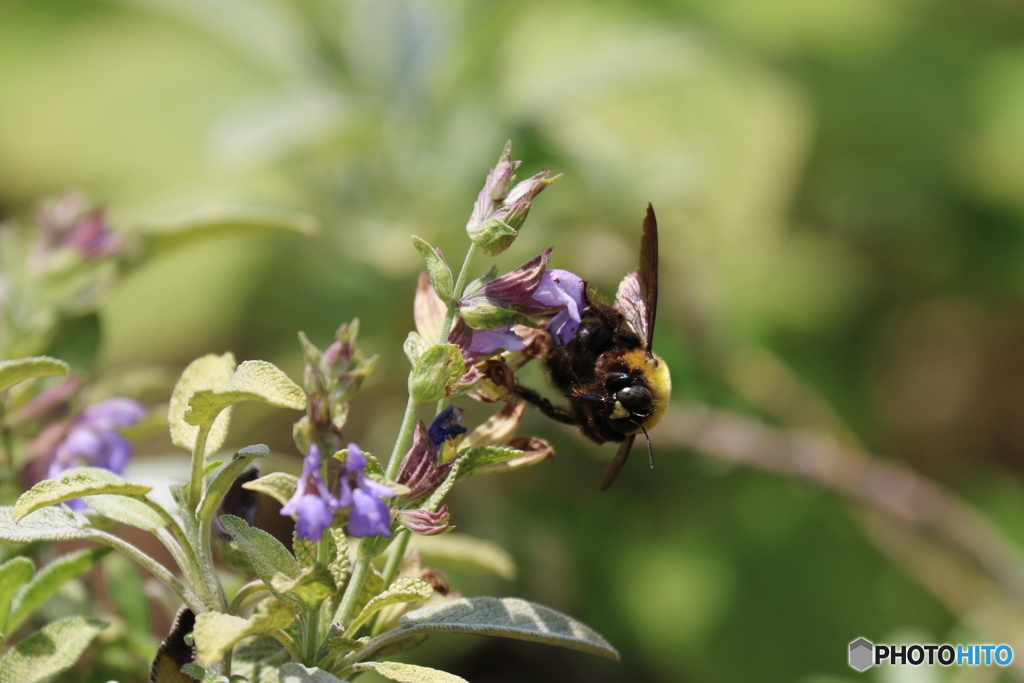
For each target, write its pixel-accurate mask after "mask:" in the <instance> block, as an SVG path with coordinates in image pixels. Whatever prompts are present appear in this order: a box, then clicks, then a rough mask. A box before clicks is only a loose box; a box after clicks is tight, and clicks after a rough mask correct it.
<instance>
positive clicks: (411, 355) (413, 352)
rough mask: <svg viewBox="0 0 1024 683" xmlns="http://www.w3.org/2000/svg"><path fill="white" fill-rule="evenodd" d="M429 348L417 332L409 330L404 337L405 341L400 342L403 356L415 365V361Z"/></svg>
mask: <svg viewBox="0 0 1024 683" xmlns="http://www.w3.org/2000/svg"><path fill="white" fill-rule="evenodd" d="M428 348H430V344H429V343H428V342H427V341H426V340H424V339H423V337H421V336H420V335H419V333H418V332H410V333H409V336H408V337H406V338H405V342H404V343H403V344H402V350H403V351H405V357H406V358H408V359H409V362H410V363H411V364H412V365H413V366H415V365H416V361H417V360H419V357H420V356H421V355H423V352H424V351H426V350H427V349H428Z"/></svg>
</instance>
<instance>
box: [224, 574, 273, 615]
mask: <svg viewBox="0 0 1024 683" xmlns="http://www.w3.org/2000/svg"><path fill="white" fill-rule="evenodd" d="M267 592H269V591H268V590H267V584H265V583H263V582H262V581H261V580H259V579H257V580H255V581H250V582H249V583H247V584H245V585H244V586H242V587H241V588H239V589H238V592H237V593H235V597H233V598H231V604H230V605H228V614H234V615H237V614H238V613H239V612H241V611H242V609H243V608H244V607H245V606H246V605H247V604H249V603H250V602H252V599H253V597H254V596H257V595H260V594H261V593H267Z"/></svg>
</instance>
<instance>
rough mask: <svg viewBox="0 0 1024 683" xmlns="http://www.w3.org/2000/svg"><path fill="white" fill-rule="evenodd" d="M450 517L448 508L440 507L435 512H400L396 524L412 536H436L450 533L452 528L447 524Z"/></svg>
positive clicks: (445, 506)
mask: <svg viewBox="0 0 1024 683" xmlns="http://www.w3.org/2000/svg"><path fill="white" fill-rule="evenodd" d="M450 520H451V515H450V514H449V513H448V506H447V505H442V506H441V509H440V510H438V511H437V512H427V511H426V510H401V511H400V512H399V513H398V523H399V524H401V525H402V526H404V527H405V528H406V529H408V530H409V531H411V532H413V533H414V534H420V535H422V536H436V535H437V534H443V533H445V532H447V531H451V530H452V529H453V528H455V527H453V526H452V525H451V524H449V521H450Z"/></svg>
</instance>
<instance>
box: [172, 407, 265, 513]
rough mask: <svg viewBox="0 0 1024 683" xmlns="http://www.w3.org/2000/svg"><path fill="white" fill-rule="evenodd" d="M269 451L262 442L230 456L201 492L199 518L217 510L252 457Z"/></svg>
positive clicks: (262, 455) (261, 455)
mask: <svg viewBox="0 0 1024 683" xmlns="http://www.w3.org/2000/svg"><path fill="white" fill-rule="evenodd" d="M186 417H187V416H186ZM269 453H270V449H269V448H267V447H266V446H264V445H263V444H256V445H255V446H247V447H246V448H243V449H242V450H240V451H238V453H236V454H235V457H233V458H231V462H229V463H228V464H227V465H226V466H225V467H224V468H223V469H222V470H221V471H220V472H218V473H217V476H216V477H214V479H213V481H212V482H210V485H209V486H207V487H206V492H205V493H204V494H203V498H202V500H200V501H199V513H198V516H199V519H209V518H210V517H211V516H212V515H213V514H214V513H215V512H216V511H217V508H218V507H219V506H220V503H221V501H222V500H224V496H226V495H227V493H228V491H229V490H230V489H231V485H232V484H234V483H235V479H237V478H238V475H240V474H241V473H242V472H243V471H244V470H245V468H246V467H248V466H249V463H250V462H252V461H253V460H254V459H256V458H265V457H266V456H267V455H268V454H269Z"/></svg>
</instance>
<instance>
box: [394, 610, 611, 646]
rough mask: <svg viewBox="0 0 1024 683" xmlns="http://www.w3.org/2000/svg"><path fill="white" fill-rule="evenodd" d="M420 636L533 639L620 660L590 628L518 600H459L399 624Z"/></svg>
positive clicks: (412, 615)
mask: <svg viewBox="0 0 1024 683" xmlns="http://www.w3.org/2000/svg"><path fill="white" fill-rule="evenodd" d="M398 623H399V624H400V625H401V626H400V627H401V628H405V629H410V630H411V631H414V632H417V633H423V632H429V633H471V634H476V635H484V636H498V637H502V638H515V639H518V640H530V641H534V642H538V643H546V644H548V645H558V646H560V647H567V648H570V649H573V650H580V651H582V652H587V653H590V654H593V655H597V656H599V657H607V658H609V659H614V660H616V661H618V659H619V653H618V652H616V651H615V648H613V647H612V646H611V645H610V644H609V643H608V641H606V640H605V639H604V638H602V637H601V636H600V635H598V634H597V633H596V632H595V631H594V630H592V629H591V628H590V627H588V626H585V625H584V624H582V623H580V622H578V621H576V620H575V619H573V618H572V617H568V616H566V615H564V614H562V613H561V612H556V611H555V610H553V609H551V608H550V607H544V606H543V605H537V604H534V603H531V602H527V601H526V600H520V599H519V598H458V599H456V600H450V601H448V602H444V603H441V604H439V605H433V606H430V607H422V608H420V609H418V610H415V611H413V612H409V613H408V614H406V615H405V616H403V617H402V618H401V619H399V622H398Z"/></svg>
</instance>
